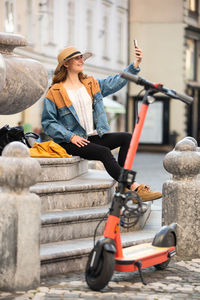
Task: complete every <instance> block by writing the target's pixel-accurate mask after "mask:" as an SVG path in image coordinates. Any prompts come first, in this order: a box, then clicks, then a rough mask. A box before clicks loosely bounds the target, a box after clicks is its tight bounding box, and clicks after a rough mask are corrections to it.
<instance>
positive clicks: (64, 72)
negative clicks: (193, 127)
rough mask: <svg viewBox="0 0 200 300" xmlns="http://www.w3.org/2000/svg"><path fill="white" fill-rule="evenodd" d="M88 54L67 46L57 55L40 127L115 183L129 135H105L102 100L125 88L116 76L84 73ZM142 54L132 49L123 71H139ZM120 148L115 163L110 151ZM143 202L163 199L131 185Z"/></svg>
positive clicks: (69, 151) (124, 156)
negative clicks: (131, 57) (100, 168)
mask: <svg viewBox="0 0 200 300" xmlns="http://www.w3.org/2000/svg"><path fill="white" fill-rule="evenodd" d="M90 55H91V54H90V53H85V54H82V53H81V52H80V51H79V50H77V49H76V48H75V47H68V48H66V49H64V50H63V51H61V52H60V54H59V55H58V66H57V68H56V70H55V72H54V76H53V82H52V85H51V87H50V89H49V90H48V92H47V95H46V98H45V100H44V107H43V113H42V126H43V129H44V132H45V133H46V134H47V135H48V136H50V137H51V138H52V139H53V140H54V142H56V143H58V144H60V145H61V146H62V147H63V148H64V149H65V150H66V151H67V153H69V154H72V155H75V156H80V157H82V158H85V159H87V160H100V161H101V162H102V163H103V164H104V167H105V169H106V171H107V172H108V173H109V174H110V176H111V177H113V178H114V179H115V180H116V181H118V178H119V175H120V172H121V168H122V167H123V165H124V162H125V159H126V154H127V151H128V148H129V144H130V140H131V134H129V133H126V132H119V133H107V132H108V130H109V125H108V122H107V117H106V113H105V111H104V106H103V97H105V96H108V95H110V94H113V93H115V92H117V91H118V90H120V89H121V88H122V87H123V86H125V85H126V83H127V80H125V79H123V78H121V77H120V75H119V74H117V75H115V76H109V77H107V78H105V79H100V80H96V79H94V78H93V77H91V76H86V75H85V74H83V68H84V61H85V59H86V58H88V57H89V56H90ZM141 60H142V51H141V50H140V49H139V48H138V47H136V48H135V62H134V64H131V65H129V66H128V67H127V68H126V69H125V70H124V71H126V72H130V73H132V74H137V73H138V72H139V70H140V69H139V64H140V62H141ZM117 147H120V150H119V155H118V161H116V160H115V158H114V156H113V155H112V153H111V150H113V149H115V148H117ZM130 188H131V189H132V190H137V193H138V194H139V196H140V197H141V199H142V200H143V201H151V200H155V199H158V198H160V197H162V194H161V193H159V192H153V191H152V190H150V188H149V187H148V186H146V185H144V184H141V185H139V184H138V183H136V182H134V183H133V184H132V186H131V187H130Z"/></svg>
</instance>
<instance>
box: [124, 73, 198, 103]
mask: <svg viewBox="0 0 200 300" xmlns="http://www.w3.org/2000/svg"><path fill="white" fill-rule="evenodd" d="M120 76H121V77H122V78H124V79H126V80H130V81H133V82H134V83H136V84H138V85H142V86H145V87H150V88H153V89H155V90H157V91H158V92H161V93H163V94H165V95H167V96H169V97H170V98H174V99H179V100H181V101H183V102H184V103H186V104H191V103H192V102H193V100H194V99H193V98H192V97H190V96H188V95H185V94H180V93H177V92H176V91H174V90H170V89H167V88H165V87H163V85H162V84H161V83H153V82H150V81H148V80H146V79H144V78H142V77H140V76H137V75H134V74H130V73H128V72H121V73H120Z"/></svg>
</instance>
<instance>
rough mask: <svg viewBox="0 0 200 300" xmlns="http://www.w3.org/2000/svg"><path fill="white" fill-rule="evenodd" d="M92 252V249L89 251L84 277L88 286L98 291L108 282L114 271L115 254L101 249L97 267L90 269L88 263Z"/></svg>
mask: <svg viewBox="0 0 200 300" xmlns="http://www.w3.org/2000/svg"><path fill="white" fill-rule="evenodd" d="M93 252H94V250H92V251H91V252H90V255H89V258H88V262H87V266H86V274H85V277H86V282H87V284H88V286H89V287H90V288H91V289H92V290H94V291H99V290H101V289H103V288H104V287H105V286H106V285H107V284H108V282H109V281H110V279H111V277H112V275H113V273H114V269H115V254H114V253H112V252H108V251H106V250H103V251H102V254H101V257H100V260H99V265H98V267H97V269H96V270H91V268H90V263H91V259H92V256H93Z"/></svg>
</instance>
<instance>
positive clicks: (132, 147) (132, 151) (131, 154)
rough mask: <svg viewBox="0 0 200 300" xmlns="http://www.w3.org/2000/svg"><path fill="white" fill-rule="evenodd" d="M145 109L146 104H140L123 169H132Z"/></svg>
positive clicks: (146, 107)
mask: <svg viewBox="0 0 200 300" xmlns="http://www.w3.org/2000/svg"><path fill="white" fill-rule="evenodd" d="M147 109H148V104H142V106H141V109H140V113H139V115H138V121H137V124H136V125H135V129H134V133H133V135H132V138H131V142H130V146H129V150H128V153H127V156H126V160H125V163H124V169H128V170H131V169H132V166H133V161H134V158H135V154H136V151H137V148H138V144H139V140H140V135H141V132H142V128H143V125H144V120H145V117H146V113H147Z"/></svg>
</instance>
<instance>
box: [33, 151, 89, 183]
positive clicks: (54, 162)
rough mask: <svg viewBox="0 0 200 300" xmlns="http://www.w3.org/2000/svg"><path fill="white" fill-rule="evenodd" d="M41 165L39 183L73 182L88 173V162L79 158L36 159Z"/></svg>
mask: <svg viewBox="0 0 200 300" xmlns="http://www.w3.org/2000/svg"><path fill="white" fill-rule="evenodd" d="M34 159H37V161H38V162H39V163H40V166H41V175H40V178H39V180H38V182H51V181H60V180H71V179H73V178H75V177H78V176H80V175H82V174H84V173H87V171H88V161H87V160H85V159H81V158H80V157H79V156H72V157H70V158H54V157H51V158H34Z"/></svg>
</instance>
